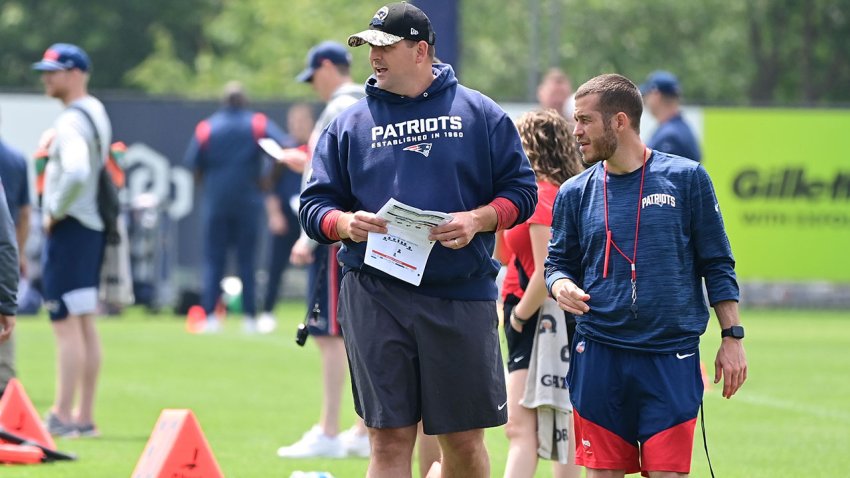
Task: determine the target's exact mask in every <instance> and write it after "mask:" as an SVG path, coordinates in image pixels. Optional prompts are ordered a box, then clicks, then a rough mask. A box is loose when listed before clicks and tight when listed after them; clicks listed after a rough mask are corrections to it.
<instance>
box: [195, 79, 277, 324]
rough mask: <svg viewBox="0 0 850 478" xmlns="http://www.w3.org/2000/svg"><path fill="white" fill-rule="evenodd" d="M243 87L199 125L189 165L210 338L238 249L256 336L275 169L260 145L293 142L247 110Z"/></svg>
mask: <svg viewBox="0 0 850 478" xmlns="http://www.w3.org/2000/svg"><path fill="white" fill-rule="evenodd" d="M247 104H248V99H247V97H246V95H245V93H244V91H243V90H242V86H241V85H240V84H239V83H238V82H231V83H229V84H228V85H227V87H226V88H225V95H224V107H222V108H221V109H220V110H219V111H217V112H216V113H214V114H213V115H212V116H210V117H209V118H207V119H204V120H202V121H201V122H199V123H198V125H197V126H196V128H195V134H194V135H193V136H192V138H191V140H190V141H189V146H188V148H187V150H186V154H185V157H184V162H185V164H186V165H187V167H189V168H190V169H192V170H193V171H195V175H196V179H197V180H198V182H199V183H200V184H201V222H202V231H201V237H202V239H203V250H204V252H203V273H202V277H203V289H202V293H201V306H202V307H203V308H204V311H205V312H206V314H207V317H208V318H209V319H210V320H208V321H207V327H206V329H205V331H207V332H217V331H218V328H219V326H220V323H219V319H220V318H219V317H217V316H216V315H215V314H214V313H213V312H214V310H215V308H216V303H217V302H218V300H219V296H220V295H221V285H220V283H221V280H222V279H223V277H224V273H225V265H226V260H227V252H228V250H229V249H231V248H235V249H236V253H237V257H238V271H239V278H240V279H241V281H242V311H243V312H244V314H245V316H244V318H245V320H244V321H243V328H244V330H245V331H246V332H254V331H256V318H255V316H256V310H257V306H256V291H255V279H254V273H255V267H256V250H257V237H258V235H259V234H258V233H259V231H260V220H261V217H262V212H263V209H264V201H263V194H264V193H263V190H262V187H263V185H262V182H263V176H264V175H265V174H267V173H268V172H269V170H270V169H271V168H270V167H269V166H270V165H271V163H269V162H266V160H267V159H266V158H267V156H266V155H265V154H264V153H263V151H262V149H261V148H260V146H259V144H258V142H257V141H258V140H259V139H261V138H265V137H270V138H272V139H274V140H275V141H277V142H278V143H280V144H281V145H282V146H284V147H289V146H293V144H292V141H291V140H290V138H289V136H288V135H286V134H285V133H284V132H283V130H281V128H280V127H279V126H278V125H277V124H276V123H275V122H274V121H272V120H270V119H269V118H268V117H267V116H266V115H265V114H263V113H259V112H255V111H252V110H250V109H248V108H247Z"/></svg>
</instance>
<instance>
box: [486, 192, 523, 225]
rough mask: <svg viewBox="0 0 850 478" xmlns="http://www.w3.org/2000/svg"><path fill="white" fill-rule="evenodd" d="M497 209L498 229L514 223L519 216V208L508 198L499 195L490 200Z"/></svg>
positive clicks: (491, 204)
mask: <svg viewBox="0 0 850 478" xmlns="http://www.w3.org/2000/svg"><path fill="white" fill-rule="evenodd" d="M490 206H493V209H495V210H496V230H497V231H500V230H502V229H507V228H509V227H511V226H513V225H514V223H515V222H516V218H517V217H518V216H519V208H517V207H516V204H514V203H513V202H511V200H510V199H508V198H503V197H498V198H496V199H494V200H493V201H491V202H490Z"/></svg>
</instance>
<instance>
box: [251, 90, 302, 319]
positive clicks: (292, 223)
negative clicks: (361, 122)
mask: <svg viewBox="0 0 850 478" xmlns="http://www.w3.org/2000/svg"><path fill="white" fill-rule="evenodd" d="M315 123H316V120H315V118H314V117H313V108H312V107H311V106H310V105H308V104H306V103H298V104H294V105H292V106H291V107H290V108H289V111H288V112H287V114H286V129H287V133H288V134H289V136H290V137H291V138H292V141H293V143H294V144H295V145H296V146H295V147H294V148H289V149H285V150H284V154H285V156H284V158H283V159H282V160H280V161H278V162H277V163H276V164H275V165H274V166H273V168H272V172H271V175H270V176H269V180H270V183H271V186H270V188H269V193H268V194H267V195H266V215H267V218H268V228H269V233H270V240H269V245H270V249H271V250H270V252H269V267H268V283H267V287H266V296H265V299H264V301H263V311H262V313H261V314H260V317H259V318H258V319H257V331H258V332H260V333H264V334H266V333H270V332H272V331H273V330H274V329H275V328H276V327H277V319H275V317H274V306H275V304H276V303H277V298H278V294H279V293H280V283H281V280H282V279H283V274H284V272H285V271H286V269H287V266H288V265H289V264H290V262H289V257H290V253H291V252H292V246H293V244H295V241H296V240H297V239H298V237H299V236H300V235H301V225H300V224H299V223H298V214H297V212H298V211H297V207H298V203H297V201H298V195H299V193H300V192H301V174H302V173H303V171H304V167H305V165H306V163H307V161H308V159H309V151H308V145H307V143H308V142H309V141H310V134H311V133H312V131H313V126H314V125H315Z"/></svg>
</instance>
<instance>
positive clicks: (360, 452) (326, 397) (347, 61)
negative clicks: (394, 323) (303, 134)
mask: <svg viewBox="0 0 850 478" xmlns="http://www.w3.org/2000/svg"><path fill="white" fill-rule="evenodd" d="M350 67H351V53H349V52H348V50H346V49H345V47H344V46H342V45H340V44H339V43H336V42H332V41H324V42H322V43H319V44H318V45H316V46H314V47H313V48H311V49H310V51H309V52H308V53H307V66H306V68H304V70H303V71H302V72H301V73H299V74H298V76H297V77H296V79H297V80H298V81H300V82H303V83H309V84H310V86H312V87H313V89H314V90H315V91H316V93H317V94H318V95H319V97H320V98H321V99H322V101H325V102H326V103H327V104H326V106H325V109H324V110H323V111H322V113H321V115H320V116H319V119H318V121H317V122H316V125H315V127H314V128H313V132H312V134H311V137H310V141H309V143H308V149H309V151H310V152H311V153H312V151H313V149H314V148H315V147H316V142H317V140H318V138H319V135H320V134H321V133H322V130H324V129H325V127H327V126H328V124H330V123H331V121H333V119H334V118H336V117H337V115H339V114H340V113H341V112H342V111H343V110H345V109H346V108H348V107H349V106H351V105H353V104H354V103H356V102H357V101H359V100H360V99H361V98H363V97H364V96H366V92H365V91H364V89H363V86H361V85H357V84H355V83H353V82H352V81H351V75H350ZM311 166H312V165H311V162H309V161H308V162H307V164H306V166H305V169H304V173H303V176H302V187H303V185H304V184H306V182H307V180H308V179H309V178H310V175H311V174H312V167H311ZM338 251H339V245H338V244H322V245H320V244H318V243H316V242H315V241H313V240H311V239H310V238H309V237H307V235H306V234H302V235H301V237H299V239H298V241H296V243H295V245H294V246H293V248H292V253H291V254H290V258H291V262H292V263H293V264H295V265H306V264H309V271H308V277H309V280H308V291H307V308H308V310H313V308H314V306H315V305H317V304H318V312H317V313H316V314H314V315H312V316H311V317H310V319H309V320H308V322H307V328H308V330H309V333H310V335H311V336H313V338H314V339H315V341H316V345H317V346H318V347H319V351H320V352H321V357H322V383H323V386H324V390H323V396H322V409H321V414H320V418H319V423H318V424H317V425H315V426H314V427H312V428H311V429H310V430H309V431H307V432H306V433H305V434H304V435H303V436H302V437H301V439H300V440H298V441H297V442H295V443H294V444H292V445H289V446H283V447H280V448H279V449H278V451H277V454H278V456H280V457H281V458H307V457H317V456H323V457H332V458H339V457H343V456H360V457H367V456H369V438H368V436H367V435H366V428H365V426H364V425H363V422H362V420H358V423H357V424H355V425H354V426H353V427H352V428H350V429H348V430H345V431H343V432H342V433H339V411H340V404H341V399H342V392H343V388H344V385H345V371H346V370H347V369H348V367H347V359H346V353H345V344H344V343H343V340H342V336H341V333H342V330H341V328H340V324H339V321H338V320H337V297H339V284H340V280H341V278H342V272H341V269H340V266H339V262H338V261H337V252H338Z"/></svg>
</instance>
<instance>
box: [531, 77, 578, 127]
mask: <svg viewBox="0 0 850 478" xmlns="http://www.w3.org/2000/svg"><path fill="white" fill-rule="evenodd" d="M537 103H538V104H539V105H540V108H542V109H547V108H551V109H553V110H555V111H557V112H558V113H559V114H560V115H562V116H564V117H565V118H567V121H570V122H572V118H573V85H572V83H571V82H570V77H569V76H567V74H566V73H564V71H563V70H561V69H560V68H550V69H549V70H547V71H546V74H545V75H543V79H542V80H540V84H539V85H538V86H537Z"/></svg>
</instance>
